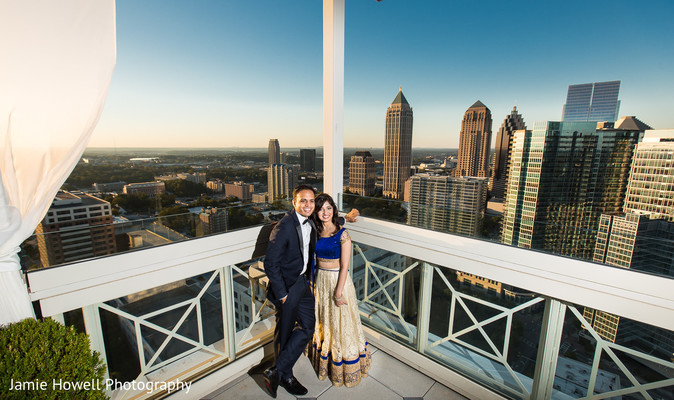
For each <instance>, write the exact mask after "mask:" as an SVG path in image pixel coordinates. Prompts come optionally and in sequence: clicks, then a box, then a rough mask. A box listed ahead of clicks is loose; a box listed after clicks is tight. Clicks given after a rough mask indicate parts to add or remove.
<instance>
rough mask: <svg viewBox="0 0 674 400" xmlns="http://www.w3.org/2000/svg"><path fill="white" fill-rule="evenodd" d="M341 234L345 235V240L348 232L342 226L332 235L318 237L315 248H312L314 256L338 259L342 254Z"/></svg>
mask: <svg viewBox="0 0 674 400" xmlns="http://www.w3.org/2000/svg"><path fill="white" fill-rule="evenodd" d="M343 234H344V235H343ZM342 236H344V237H345V240H346V238H348V237H349V234H348V232H345V231H344V228H342V229H340V230H339V231H338V232H337V233H335V234H334V235H332V236H328V237H319V238H318V241H317V242H316V249H315V250H314V252H315V253H316V257H318V258H323V259H326V260H335V259H337V260H338V259H339V257H340V256H341V255H342Z"/></svg>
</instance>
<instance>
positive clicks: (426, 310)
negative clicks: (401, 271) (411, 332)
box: [417, 262, 433, 354]
mask: <svg viewBox="0 0 674 400" xmlns="http://www.w3.org/2000/svg"><path fill="white" fill-rule="evenodd" d="M432 290H433V267H432V266H431V265H429V264H428V263H426V262H424V263H422V264H421V282H419V311H418V315H419V318H418V319H417V351H418V352H419V353H421V354H424V353H425V352H426V347H427V346H428V328H429V326H430V322H431V294H432Z"/></svg>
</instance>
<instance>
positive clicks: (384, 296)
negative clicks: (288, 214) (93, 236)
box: [28, 218, 674, 399]
mask: <svg viewBox="0 0 674 400" xmlns="http://www.w3.org/2000/svg"><path fill="white" fill-rule="evenodd" d="M349 228H350V230H351V234H352V237H353V239H354V246H353V257H352V259H353V262H352V268H351V273H352V277H353V280H354V284H355V286H356V290H357V293H358V296H359V300H360V310H361V317H362V320H363V322H364V324H365V326H366V330H367V332H368V335H369V339H370V340H372V341H373V342H374V343H375V344H377V345H379V346H380V347H381V348H382V349H384V350H386V351H388V352H391V353H392V354H395V355H396V356H397V357H398V358H399V359H401V360H403V361H406V362H410V363H412V364H414V365H415V366H416V367H417V368H418V369H420V370H422V371H423V372H425V373H426V374H428V375H429V376H431V377H432V378H434V379H436V380H437V381H440V382H441V383H445V384H446V385H448V386H450V387H451V388H452V389H454V390H456V391H458V392H461V393H463V394H464V395H466V396H467V397H469V398H486V397H492V398H499V397H509V398H518V399H546V398H554V399H557V398H560V399H561V398H597V399H598V398H625V399H627V398H646V399H649V398H652V399H657V398H671V393H672V392H673V390H672V388H673V387H674V372H673V371H674V364H673V363H672V360H671V359H670V357H671V354H669V355H666V354H663V353H662V352H661V351H660V350H661V349H660V348H658V347H657V346H650V347H648V346H647V343H645V342H644V341H643V340H638V338H637V336H638V335H636V334H635V332H649V334H652V335H656V334H658V335H661V339H662V340H665V341H666V340H671V338H672V336H674V335H672V331H674V299H672V296H671V292H672V282H671V280H669V279H667V278H662V277H657V276H651V275H647V274H640V273H635V272H634V271H629V270H622V269H613V268H612V269H611V270H610V271H611V273H610V274H607V273H606V267H604V266H601V265H598V264H593V263H588V262H583V261H578V260H571V259H568V258H564V257H558V256H553V255H549V254H542V253H539V252H534V251H529V250H524V249H518V248H512V247H508V246H504V245H499V244H496V243H488V242H483V241H479V240H475V239H471V238H467V237H459V236H454V235H449V234H443V233H438V232H431V231H427V230H423V229H419V228H414V227H409V226H403V225H398V224H393V223H390V222H385V221H376V220H370V219H367V218H361V221H359V222H358V223H356V224H350V226H349ZM266 235H267V233H266V232H265V231H264V230H263V228H261V227H255V228H248V229H243V230H240V231H236V232H231V233H224V234H219V235H214V236H209V237H204V238H200V239H199V240H191V241H186V242H179V243H174V244H171V245H168V246H161V247H156V248H149V249H146V250H143V251H137V252H130V253H125V254H118V255H114V256H109V257H104V258H99V259H94V260H89V261H84V262H80V263H76V264H69V265H63V266H61V267H58V268H50V269H45V270H36V271H30V272H29V273H28V279H29V283H30V290H31V296H32V298H33V300H35V301H38V302H39V304H40V308H41V310H42V313H43V315H44V316H52V317H54V318H57V319H60V320H63V321H65V322H67V323H72V324H74V325H80V326H82V327H83V329H85V330H86V331H87V332H88V333H89V335H90V336H91V338H92V346H93V348H94V349H96V350H98V351H100V352H101V353H102V354H103V355H104V356H105V358H106V362H107V364H108V374H109V377H110V379H114V380H117V381H119V382H136V383H138V382H167V381H176V380H178V381H185V382H189V381H194V380H196V379H198V378H200V377H203V376H206V375H208V374H211V373H213V372H214V371H218V370H219V371H223V370H227V371H229V372H227V374H230V375H232V376H234V375H235V374H236V373H237V372H236V371H243V370H247V369H248V368H249V367H250V365H254V364H255V363H257V362H259V361H260V360H261V358H262V355H261V353H260V352H261V348H262V346H263V345H265V344H267V343H269V342H270V341H271V337H272V333H273V322H272V318H273V309H271V308H270V306H269V304H268V303H267V302H266V301H265V298H264V287H265V285H266V281H265V280H266V278H265V276H264V273H263V271H262V268H261V265H260V260H261V259H260V258H259V256H260V255H261V253H260V249H261V247H264V243H263V242H264V239H265V238H266ZM586 310H591V311H592V310H601V311H603V312H606V313H611V314H613V315H617V316H620V322H619V323H620V324H627V327H628V330H627V332H628V334H629V332H632V333H631V334H632V335H633V336H634V338H632V339H633V340H629V338H627V339H626V340H622V341H621V340H616V343H612V342H609V341H606V340H605V339H602V337H601V336H599V335H598V334H597V333H596V332H595V331H594V329H593V328H592V327H591V326H590V324H588V323H587V322H586V319H585V317H584V315H583V313H584V312H586ZM623 326H624V325H623ZM625 343H627V344H625ZM663 343H665V342H663ZM251 354H254V355H255V357H253V358H252V359H249V357H250V356H251ZM246 360H248V361H246ZM239 362H242V363H243V364H239ZM228 368H229V370H228ZM216 373H217V372H216ZM113 389H115V388H113ZM143 389H145V390H143ZM158 393H159V395H163V394H169V393H168V391H167V390H164V391H161V390H159V391H154V392H153V393H150V392H149V391H148V390H147V387H145V388H144V387H142V386H141V385H137V386H136V387H131V386H130V385H127V387H124V386H119V387H117V388H116V390H115V391H114V392H113V393H112V394H113V396H114V398H130V397H136V396H139V397H150V396H157V394H158Z"/></svg>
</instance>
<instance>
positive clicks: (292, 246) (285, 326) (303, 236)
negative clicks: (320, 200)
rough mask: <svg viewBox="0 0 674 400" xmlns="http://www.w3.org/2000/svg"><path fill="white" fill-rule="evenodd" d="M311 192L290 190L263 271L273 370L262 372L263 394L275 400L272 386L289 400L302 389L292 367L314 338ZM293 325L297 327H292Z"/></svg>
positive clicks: (303, 187) (309, 189)
mask: <svg viewBox="0 0 674 400" xmlns="http://www.w3.org/2000/svg"><path fill="white" fill-rule="evenodd" d="M315 196H316V192H315V190H314V188H313V187H311V186H309V185H299V186H298V187H296V188H295V190H293V201H292V203H293V208H294V210H292V211H290V212H288V214H286V215H285V216H284V217H283V219H281V221H279V223H278V224H277V225H276V226H275V227H274V229H273V230H272V232H271V234H270V236H269V245H268V246H267V255H266V257H265V261H264V270H265V273H266V274H267V278H269V288H268V290H267V298H268V299H269V300H270V301H271V302H272V303H273V304H274V306H275V307H276V328H275V329H274V355H275V357H276V365H275V366H273V367H271V368H269V369H267V370H265V371H264V377H265V382H266V385H267V389H268V390H269V393H270V394H271V395H272V397H274V398H276V391H277V389H278V386H279V385H281V386H283V387H284V388H285V389H286V390H287V391H288V393H290V394H293V395H295V396H303V395H305V394H307V389H306V388H305V387H304V386H302V384H301V383H299V382H298V381H297V379H295V377H294V376H293V370H292V368H293V366H294V365H295V362H296V361H297V360H298V359H299V357H300V355H301V354H302V352H303V351H304V348H305V347H306V345H307V343H308V342H309V340H310V339H311V337H312V335H313V334H314V324H315V322H316V320H315V316H314V295H313V294H312V292H311V289H310V286H309V282H310V281H311V278H312V276H311V274H312V273H313V268H312V263H313V254H314V246H315V244H316V229H315V227H314V224H313V222H312V221H311V220H310V219H309V217H310V216H311V213H312V212H313V211H314V198H315ZM296 325H297V327H296Z"/></svg>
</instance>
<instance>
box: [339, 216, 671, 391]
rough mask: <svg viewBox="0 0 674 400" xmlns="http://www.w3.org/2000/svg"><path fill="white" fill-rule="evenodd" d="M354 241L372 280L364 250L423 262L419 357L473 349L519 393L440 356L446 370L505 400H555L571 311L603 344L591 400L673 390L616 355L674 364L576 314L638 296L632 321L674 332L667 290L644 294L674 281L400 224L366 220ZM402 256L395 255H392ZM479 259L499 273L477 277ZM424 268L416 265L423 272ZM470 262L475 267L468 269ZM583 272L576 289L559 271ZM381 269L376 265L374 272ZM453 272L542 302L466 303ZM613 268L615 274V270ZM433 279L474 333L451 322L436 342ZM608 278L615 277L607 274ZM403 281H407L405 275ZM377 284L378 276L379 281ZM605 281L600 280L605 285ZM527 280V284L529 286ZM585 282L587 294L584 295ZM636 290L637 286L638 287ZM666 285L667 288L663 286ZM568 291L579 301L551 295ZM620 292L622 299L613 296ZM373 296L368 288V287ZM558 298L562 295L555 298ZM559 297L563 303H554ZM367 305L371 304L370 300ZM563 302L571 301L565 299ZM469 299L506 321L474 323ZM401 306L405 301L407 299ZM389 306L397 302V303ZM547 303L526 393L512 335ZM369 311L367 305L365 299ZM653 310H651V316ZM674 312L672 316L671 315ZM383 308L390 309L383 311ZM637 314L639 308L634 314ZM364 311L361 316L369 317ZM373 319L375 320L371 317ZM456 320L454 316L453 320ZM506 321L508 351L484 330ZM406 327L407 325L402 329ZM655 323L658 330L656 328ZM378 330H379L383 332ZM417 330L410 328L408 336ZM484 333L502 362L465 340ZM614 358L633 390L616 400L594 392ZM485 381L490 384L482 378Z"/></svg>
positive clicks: (354, 232) (619, 311)
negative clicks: (605, 334)
mask: <svg viewBox="0 0 674 400" xmlns="http://www.w3.org/2000/svg"><path fill="white" fill-rule="evenodd" d="M350 231H351V236H352V237H353V239H354V241H355V242H356V244H355V246H354V248H355V251H354V256H356V257H362V258H363V261H364V264H365V273H366V276H368V274H372V273H371V272H369V270H368V268H370V267H371V266H372V265H373V264H374V263H372V262H370V261H369V260H366V259H365V255H364V253H363V252H362V251H361V250H360V245H359V243H360V244H364V245H367V246H373V247H377V248H380V249H384V250H388V251H392V252H394V253H396V254H401V255H404V256H408V257H412V258H414V259H416V260H423V262H421V281H420V293H419V296H420V298H419V311H418V312H419V319H418V322H417V326H416V327H412V328H416V329H414V330H415V332H414V333H415V334H416V335H417V341H416V343H415V347H416V351H418V352H419V353H421V354H429V355H430V354H433V353H434V351H433V347H435V346H436V345H439V344H442V343H443V342H446V341H451V342H454V343H457V344H459V345H461V346H463V347H464V348H465V349H469V350H471V351H472V352H474V353H475V354H479V355H480V356H482V357H484V358H486V359H490V360H492V361H493V362H496V363H498V364H499V365H500V366H501V367H502V368H503V369H504V371H505V373H506V375H507V376H509V378H510V379H512V380H513V381H514V382H515V383H516V385H517V387H518V390H513V388H511V387H508V385H507V384H505V382H500V381H499V380H495V379H492V378H489V377H484V376H483V375H484V374H479V375H475V374H476V373H479V371H478V370H479V367H478V366H475V367H476V368H477V369H474V370H472V371H471V369H472V368H471V367H470V366H465V365H461V364H460V363H459V364H457V363H456V362H452V361H453V360H447V359H446V357H445V356H443V355H440V354H439V353H438V354H435V355H436V356H440V358H441V359H445V362H446V363H447V364H448V365H453V366H454V367H455V368H458V370H462V371H464V372H465V373H467V374H468V375H469V376H474V377H475V379H477V380H478V381H484V382H485V383H488V384H489V385H491V386H494V387H496V388H498V390H499V391H503V392H504V393H509V394H510V395H511V396H515V397H518V398H524V399H550V398H552V396H553V382H554V378H555V370H556V365H557V360H558V355H559V350H560V342H561V337H562V331H563V329H564V319H565V315H566V311H567V310H569V311H570V312H571V315H572V316H573V317H574V318H577V319H578V320H579V323H580V324H582V325H583V326H584V327H585V329H587V330H588V331H589V332H590V335H591V336H592V337H593V338H594V339H595V341H596V343H597V347H596V351H595V355H594V358H593V361H592V366H591V374H590V384H589V387H588V393H586V396H585V397H583V398H587V399H592V398H597V399H599V398H605V397H607V396H618V395H624V394H629V393H639V394H641V395H642V396H643V397H644V398H646V399H650V398H652V397H651V396H650V395H649V394H648V392H647V391H648V390H651V389H657V388H665V387H670V386H672V385H674V379H661V380H659V381H655V382H646V383H641V382H639V380H638V379H637V377H635V376H634V375H633V373H632V372H631V371H629V370H628V369H627V367H626V366H625V365H624V364H623V363H622V362H620V360H619V359H618V357H617V356H616V355H615V353H614V350H613V349H617V350H620V351H622V352H624V353H627V354H631V355H632V356H633V357H638V358H642V359H644V360H647V361H649V362H651V363H654V364H657V365H660V366H661V367H663V368H672V366H674V364H672V363H671V362H667V361H663V360H660V359H658V358H655V357H652V356H649V355H647V354H643V353H640V352H639V351H635V350H632V349H629V348H626V347H623V346H620V345H616V344H614V343H609V342H607V341H605V340H603V339H602V338H601V337H599V335H598V334H596V332H594V330H593V329H592V327H591V326H590V325H589V324H588V323H587V322H586V321H585V319H584V318H583V317H582V315H581V313H580V312H578V310H577V309H576V308H575V306H574V304H583V305H585V304H599V303H603V302H610V301H611V297H613V299H614V300H613V301H616V302H619V303H624V302H629V301H630V299H629V298H626V297H625V296H626V293H635V294H637V297H638V299H639V300H641V301H639V300H631V301H632V302H633V303H636V304H632V305H631V307H636V308H639V309H640V310H641V311H642V312H641V313H640V314H639V315H638V316H636V317H635V316H633V315H632V316H630V319H633V320H635V321H639V322H645V323H647V324H650V325H654V326H659V327H661V328H664V329H669V330H671V327H670V326H669V325H668V323H671V322H672V321H671V320H668V321H664V320H667V319H668V318H667V317H665V318H663V316H662V314H659V312H660V310H661V309H662V308H667V311H668V313H669V314H670V315H671V314H672V313H673V312H674V310H672V309H671V303H672V300H671V298H666V297H665V296H666V295H665V293H664V292H665V291H666V290H655V291H654V290H652V289H651V290H649V291H648V293H646V292H645V291H644V288H647V287H649V286H648V285H649V284H651V285H655V286H657V287H658V288H659V289H666V288H670V289H672V288H674V287H673V283H674V280H671V279H668V278H665V277H660V276H654V275H648V274H641V273H638V272H636V271H629V270H623V269H619V268H613V267H607V266H604V265H600V264H595V263H589V262H584V261H580V260H571V259H568V258H566V257H559V256H554V255H550V254H543V253H538V252H533V251H531V250H526V249H517V248H512V247H508V246H503V245H500V244H497V243H490V242H485V241H481V240H477V239H472V238H466V237H460V236H454V235H449V234H445V233H438V232H432V231H428V230H424V229H420V228H415V227H409V226H404V225H400V224H394V223H391V222H386V221H379V220H370V219H367V218H362V219H361V223H359V224H355V225H351V226H350ZM391 249H395V250H391ZM517 253H520V255H521V256H522V257H521V258H509V257H514V255H516V254H517ZM429 259H430V260H433V262H434V263H436V264H437V265H439V266H434V265H431V264H429V263H428V262H426V261H427V260H429ZM476 259H480V260H482V261H481V262H482V263H486V264H487V266H490V267H491V268H490V269H489V271H487V272H486V273H485V272H482V271H483V270H482V269H471V268H470V267H471V266H475V264H474V263H473V262H474V261H475V260H476ZM510 260H523V261H522V262H520V261H518V262H512V261H510ZM419 262H420V261H417V262H415V263H414V265H416V264H417V263H419ZM466 262H468V264H469V266H468V267H467V266H466V264H465V263H466ZM536 263H541V264H540V265H541V266H542V267H538V268H537V265H536ZM569 263H570V264H575V265H572V266H571V271H574V270H576V271H577V270H578V269H579V268H582V269H583V270H584V271H585V273H586V274H587V276H586V277H585V279H580V280H579V279H575V281H573V283H571V282H570V281H572V278H573V277H570V276H568V274H564V273H559V272H558V271H556V269H555V268H556V267H557V268H559V267H560V266H564V267H565V266H567V265H568V264H569ZM374 265H375V266H376V264H374ZM443 267H444V268H450V269H452V270H457V271H461V272H464V273H465V272H467V273H470V274H475V275H479V276H482V277H484V278H488V279H492V280H500V281H501V282H503V283H507V284H511V285H513V286H517V287H518V288H520V289H525V290H530V291H531V292H536V293H539V294H542V296H540V297H535V298H533V299H532V300H529V301H527V302H525V303H524V304H521V305H519V306H516V307H514V308H510V309H508V308H504V307H500V306H498V305H496V304H492V303H489V302H484V301H481V300H480V299H479V298H476V297H472V296H468V295H464V294H462V293H459V292H457V291H456V290H454V289H453V288H452V286H451V284H450V283H449V282H448V281H447V280H446V278H445V277H444V275H443V274H442V273H441V271H440V269H442V268H443ZM517 268H522V269H523V271H517V270H516V269H517ZM606 268H611V269H610V270H607V269H606ZM409 269H410V268H409V267H407V269H405V272H408V271H409ZM433 271H437V272H438V276H440V279H441V280H442V281H443V283H444V284H445V286H446V287H447V288H449V290H450V291H452V293H453V296H452V303H451V307H452V309H454V307H456V305H457V304H458V305H459V306H461V307H462V308H463V310H464V312H465V313H466V314H467V315H468V316H469V317H470V319H471V320H472V323H473V325H472V326H469V327H467V328H464V329H462V330H461V331H458V332H453V329H452V320H451V319H450V321H449V327H448V332H449V333H448V335H447V336H446V337H443V338H439V339H438V338H434V340H429V336H430V335H429V321H430V302H431V301H430V293H431V284H432V281H433V279H434V273H433ZM503 271H512V272H513V274H512V275H513V276H511V277H510V279H500V278H495V276H494V272H497V273H499V272H501V273H502V272H503ZM607 272H611V273H609V274H607ZM613 272H616V273H617V274H618V275H619V277H618V278H621V279H620V280H618V279H611V278H615V277H613V276H612V275H613V274H612V273H613ZM625 272H627V273H628V274H629V275H630V276H633V277H632V280H622V279H624V276H626V275H625V274H624V273H625ZM400 275H402V274H400ZM593 275H596V276H598V278H597V279H596V280H597V281H599V280H603V281H604V282H607V283H608V284H609V285H611V286H609V288H604V290H601V291H596V290H595V281H591V282H589V281H588V279H591V278H592V276H593ZM373 276H375V278H376V275H373ZM532 276H536V277H537V278H536V279H537V280H538V283H537V284H536V285H535V286H527V284H530V283H531V277H532ZM599 277H600V278H599ZM522 278H524V279H522ZM399 279H400V276H396V277H395V278H393V279H392V280H391V282H392V281H395V280H399ZM375 281H376V284H377V285H378V288H375V291H374V292H378V291H381V290H384V289H385V287H386V286H388V285H390V284H391V282H383V283H382V282H380V281H379V280H377V279H375ZM579 282H580V285H581V287H580V288H579V287H576V285H578V284H579ZM631 283H634V284H631ZM658 285H659V286H658ZM564 286H566V291H567V292H569V293H571V294H572V296H569V295H568V294H567V296H559V294H558V293H557V292H555V291H548V290H547V289H548V288H550V287H552V289H553V290H559V289H560V288H563V287H564ZM608 289H612V290H613V291H614V293H612V292H611V291H610V290H608ZM366 290H367V286H366ZM653 292H655V296H652V297H650V298H649V296H650V295H651V294H653ZM553 293H554V294H553ZM578 293H581V294H583V293H584V294H585V295H587V293H595V294H596V297H589V298H588V297H582V298H579V297H577V296H578ZM553 296H556V297H553ZM366 297H367V296H366ZM559 297H563V298H562V299H560V298H559ZM463 298H467V299H470V300H471V301H473V302H478V303H481V304H483V306H484V305H486V306H489V307H492V308H494V309H497V310H499V311H500V314H498V315H495V316H492V317H490V318H487V319H486V320H484V321H477V319H475V317H474V316H473V315H472V313H471V311H470V310H469V308H468V307H467V306H466V305H465V304H463V300H462V299H463ZM399 300H400V299H399ZM644 300H650V303H646V304H644ZM389 301H391V299H390V298H389ZM541 301H545V310H544V313H543V320H542V326H541V335H540V339H539V346H538V355H537V356H536V368H535V372H534V377H533V379H530V380H529V384H530V387H529V386H527V385H525V384H524V383H523V382H522V380H521V379H520V377H521V376H520V375H519V374H517V373H515V371H514V370H513V369H512V368H511V366H510V365H509V364H508V362H507V343H508V340H509V337H510V335H511V330H510V329H511V326H512V324H511V320H512V317H513V315H514V313H515V312H517V311H519V310H521V309H523V308H525V307H529V306H533V305H535V304H537V303H540V302H541ZM363 304H368V301H367V298H365V299H364V302H363ZM644 306H646V308H644ZM668 307H669V308H668ZM379 308H383V307H379ZM630 309H631V308H630ZM645 310H647V311H648V312H649V313H654V314H644V311H645ZM386 311H388V312H389V313H392V314H394V316H397V317H398V319H400V320H402V316H401V315H399V314H400V313H399V312H398V313H396V309H394V310H386ZM611 312H614V313H616V314H618V315H621V316H625V312H624V310H623V309H619V308H617V307H616V308H614V309H612V310H611ZM362 313H363V309H362V308H361V314H362ZM365 314H367V313H365ZM452 314H453V313H452ZM367 317H368V316H367V315H364V318H367ZM500 318H506V321H507V322H506V326H505V335H504V338H505V343H504V344H503V347H502V349H503V350H500V348H501V347H500V346H497V344H495V343H493V342H492V340H491V339H490V338H489V337H488V335H487V334H486V332H484V330H483V329H482V326H484V325H487V324H488V323H490V322H493V321H495V320H497V319H500ZM402 322H403V323H404V321H402ZM654 322H655V323H654ZM375 326H376V324H375ZM380 328H382V329H383V330H384V331H386V333H388V334H390V335H392V336H393V337H395V336H400V335H399V334H398V333H397V332H395V331H392V329H390V328H388V327H380ZM407 329H408V330H409V328H407ZM475 330H476V331H478V332H479V333H480V335H481V337H482V338H483V339H484V340H486V343H488V345H489V346H490V348H491V350H492V351H493V353H494V354H490V353H488V352H485V351H482V350H481V349H479V348H477V347H475V346H472V345H470V344H469V343H466V342H463V341H462V340H461V339H460V338H459V337H460V336H461V335H463V334H465V333H466V332H469V331H475ZM602 353H603V354H604V355H606V356H607V357H608V358H610V359H611V361H613V362H615V363H616V365H618V367H619V368H620V370H621V372H622V373H623V374H624V376H625V377H626V379H627V380H628V381H629V382H630V383H631V384H632V386H630V387H626V388H622V389H620V390H615V391H611V392H608V393H601V394H596V395H595V394H594V393H593V392H594V384H595V383H596V379H597V373H598V370H599V367H598V366H599V363H600V361H601V357H602V355H603V354H602ZM480 376H482V378H479V377H480Z"/></svg>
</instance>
